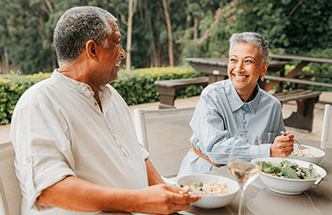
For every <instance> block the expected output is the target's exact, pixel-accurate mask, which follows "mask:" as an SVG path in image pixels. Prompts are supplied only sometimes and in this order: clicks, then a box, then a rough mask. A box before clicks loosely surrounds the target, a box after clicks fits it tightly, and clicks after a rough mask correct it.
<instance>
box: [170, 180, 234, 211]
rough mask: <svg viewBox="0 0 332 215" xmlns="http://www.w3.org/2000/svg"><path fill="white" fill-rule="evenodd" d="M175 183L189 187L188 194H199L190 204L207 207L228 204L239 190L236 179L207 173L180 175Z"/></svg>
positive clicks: (218, 206) (219, 206)
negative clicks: (199, 197) (195, 200)
mask: <svg viewBox="0 0 332 215" xmlns="http://www.w3.org/2000/svg"><path fill="white" fill-rule="evenodd" d="M176 184H177V186H179V187H189V188H190V191H189V194H195V195H197V194H198V195H201V196H202V198H201V199H200V200H198V201H197V202H194V203H192V205H195V206H197V207H200V208H208V209H212V208H221V207H224V206H226V205H228V204H230V203H231V202H232V201H233V200H234V199H235V197H236V195H237V193H238V192H239V190H240V186H239V184H238V183H237V182H236V181H234V180H232V179H229V178H226V177H223V176H218V175H209V174H197V175H186V176H182V177H180V178H179V179H178V180H177V181H176Z"/></svg>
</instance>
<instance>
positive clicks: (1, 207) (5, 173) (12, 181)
mask: <svg viewBox="0 0 332 215" xmlns="http://www.w3.org/2000/svg"><path fill="white" fill-rule="evenodd" d="M14 159H15V151H14V147H13V145H12V142H11V141H8V142H4V143H1V144H0V197H1V199H0V214H4V215H20V214H21V201H22V194H21V189H20V186H19V181H18V179H17V177H16V174H15V166H14Z"/></svg>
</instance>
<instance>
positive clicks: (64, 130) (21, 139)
mask: <svg viewBox="0 0 332 215" xmlns="http://www.w3.org/2000/svg"><path fill="white" fill-rule="evenodd" d="M93 95H94V93H93V91H92V89H91V87H90V86H89V85H87V84H85V83H82V82H78V81H75V80H73V79H71V78H69V77H67V76H65V75H63V74H61V73H59V72H57V71H56V70H55V71H54V72H53V74H52V76H51V78H49V79H47V80H44V81H41V82H39V83H37V84H36V85H34V86H32V87H31V88H30V89H28V90H27V91H26V92H25V93H24V94H23V95H22V97H21V98H20V100H19V102H18V103H17V105H16V107H15V110H14V114H13V118H12V124H11V139H12V142H13V145H14V149H15V153H16V160H15V166H16V169H17V171H16V174H17V177H18V179H19V181H20V186H21V190H22V193H23V199H22V215H26V214H29V215H32V214H39V215H40V214H65V215H67V214H68V215H69V214H82V213H78V212H71V211H65V210H61V209H59V208H54V209H52V208H48V207H43V206H40V205H39V204H38V203H37V202H36V199H37V197H38V196H39V195H40V194H41V191H42V190H43V189H45V188H47V187H49V186H51V185H53V184H55V183H56V182H58V181H60V180H62V179H63V178H64V177H66V176H68V175H73V176H76V177H78V178H81V179H84V180H87V181H90V182H92V183H95V184H98V185H102V186H109V187H117V188H125V189H141V188H145V187H147V186H148V179H147V171H146V165H145V159H146V158H147V157H148V152H147V151H146V150H145V149H144V148H143V147H141V145H140V144H139V143H138V140H137V136H136V132H135V128H134V124H133V121H132V116H131V114H130V111H129V109H128V106H127V104H126V103H125V102H124V100H123V99H122V98H121V96H120V95H119V94H118V93H117V92H116V90H115V89H114V88H113V87H111V86H110V85H109V84H107V85H105V86H103V87H101V88H100V91H99V98H100V102H101V107H102V110H101V109H100V106H99V105H98V103H97V102H96V100H95V99H94V97H93ZM48 209H52V210H48ZM37 210H40V211H44V212H41V213H40V212H38V211H37ZM45 210H48V211H45Z"/></svg>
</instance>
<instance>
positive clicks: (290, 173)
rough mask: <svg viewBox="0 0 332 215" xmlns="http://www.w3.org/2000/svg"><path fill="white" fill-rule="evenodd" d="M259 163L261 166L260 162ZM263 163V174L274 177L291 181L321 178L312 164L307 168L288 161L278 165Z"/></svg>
mask: <svg viewBox="0 0 332 215" xmlns="http://www.w3.org/2000/svg"><path fill="white" fill-rule="evenodd" d="M257 163H258V164H259V162H257ZM261 163H262V165H261V168H262V172H264V173H266V174H270V175H273V176H278V177H283V178H290V179H314V178H318V177H320V175H319V174H317V173H316V172H315V171H314V168H313V165H312V164H309V167H308V168H305V167H300V166H299V165H298V164H296V163H292V162H290V161H288V160H284V161H281V162H280V163H279V164H277V165H275V164H273V163H272V162H266V161H262V162H261Z"/></svg>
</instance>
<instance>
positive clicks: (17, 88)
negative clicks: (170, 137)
mask: <svg viewBox="0 0 332 215" xmlns="http://www.w3.org/2000/svg"><path fill="white" fill-rule="evenodd" d="M51 74H52V73H39V74H34V75H1V74H0V125H2V124H8V123H10V121H11V117H12V114H13V111H14V108H15V105H16V103H17V101H18V99H19V98H20V97H21V95H22V94H23V93H24V92H25V91H26V90H27V89H28V88H29V87H31V86H32V85H34V84H36V83H37V82H39V81H41V80H44V79H46V78H49V77H50V76H51ZM205 75H206V74H202V73H200V72H197V71H195V70H193V69H191V68H189V67H188V68H172V67H167V68H149V69H137V70H133V71H130V72H128V71H126V70H120V71H119V74H118V76H119V77H118V79H117V80H116V81H115V82H112V83H111V85H112V86H113V87H114V88H115V89H116V90H117V91H118V92H119V93H120V95H121V96H122V97H123V98H124V100H125V101H126V102H127V104H128V105H136V104H142V103H149V102H158V101H159V100H160V96H159V94H158V93H157V90H156V86H155V85H154V81H157V80H170V79H183V78H194V77H200V76H205ZM200 93H201V89H200V88H199V87H191V86H189V87H186V88H184V89H183V90H182V91H181V93H180V95H179V98H186V97H191V96H195V95H199V94H200Z"/></svg>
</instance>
